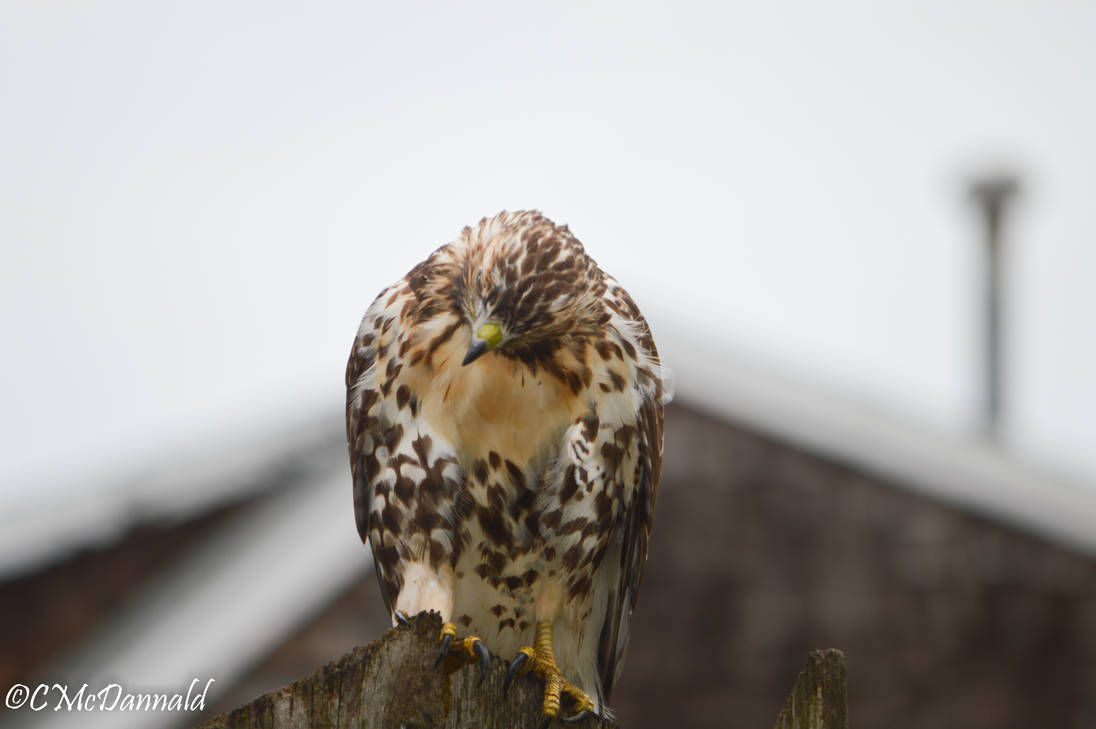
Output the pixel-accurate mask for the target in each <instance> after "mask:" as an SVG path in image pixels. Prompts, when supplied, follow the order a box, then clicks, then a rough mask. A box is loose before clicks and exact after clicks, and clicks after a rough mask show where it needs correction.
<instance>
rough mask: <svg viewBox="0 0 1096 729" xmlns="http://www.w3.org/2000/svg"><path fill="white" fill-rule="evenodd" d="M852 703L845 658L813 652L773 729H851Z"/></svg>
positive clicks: (824, 652)
mask: <svg viewBox="0 0 1096 729" xmlns="http://www.w3.org/2000/svg"><path fill="white" fill-rule="evenodd" d="M848 701H849V690H848V672H847V670H846V668H845V654H843V653H842V652H841V651H838V650H833V649H830V650H824V651H813V652H811V654H810V655H809V656H808V658H807V668H806V670H804V671H803V672H802V673H800V674H799V678H798V680H796V682H795V688H793V689H792V693H791V696H789V697H788V703H787V704H786V705H785V706H784V710H783V711H781V712H780V716H779V717H778V718H777V720H776V724H775V725H774V726H773V729H848V727H849V708H848Z"/></svg>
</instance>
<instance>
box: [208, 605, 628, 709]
mask: <svg viewBox="0 0 1096 729" xmlns="http://www.w3.org/2000/svg"><path fill="white" fill-rule="evenodd" d="M440 631H441V618H440V617H439V616H438V615H437V614H436V613H423V614H421V615H418V616H417V617H415V618H413V619H412V620H411V624H410V625H400V626H398V627H396V628H393V629H392V630H389V631H388V632H387V633H385V635H384V636H383V637H382V638H381V639H380V640H377V641H375V642H373V643H371V644H370V645H368V646H364V647H359V648H355V649H354V650H353V651H352V652H350V653H348V654H346V655H344V656H343V657H342V658H340V659H338V660H337V661H334V662H333V663H330V664H328V665H327V666H325V667H324V668H322V669H320V670H319V671H317V672H316V674H315V675H313V676H312V677H311V678H307V679H303V680H301V681H297V682H295V683H293V684H291V685H289V686H286V687H284V688H282V689H279V690H278V691H272V692H270V693H268V694H264V695H262V696H260V697H259V698H257V699H255V700H254V701H252V702H250V703H249V704H246V705H244V706H241V707H239V708H237V709H234V710H232V711H230V712H227V713H224V714H221V715H220V716H216V717H214V718H213V719H211V720H209V721H208V722H206V723H204V724H202V725H201V726H200V727H199V728H198V729H260V728H261V729H313V728H320V727H322V728H323V729H363V728H368V729H401V728H402V729H427V728H430V729H433V728H437V729H473V728H477V729H513V728H515V727H530V728H531V729H535V727H537V726H538V725H539V723H540V720H541V700H542V690H543V685H542V684H541V683H540V681H539V680H537V679H536V678H535V677H533V676H524V677H520V678H517V679H515V680H514V683H513V684H512V685H511V687H510V692H509V694H508V695H505V696H504V695H503V692H502V684H503V680H504V678H505V675H506V662H505V661H504V660H503V659H502V658H500V657H498V656H492V659H491V665H490V668H489V670H488V673H487V677H486V678H485V679H484V681H483V683H482V684H481V685H478V686H477V681H478V677H479V672H478V669H477V668H476V667H474V666H470V665H467V664H463V663H460V664H458V663H457V662H455V661H447V662H446V664H444V665H443V666H440V667H438V668H435V667H434V659H435V657H436V656H437V651H438V645H439V642H438V636H439V633H440ZM554 726H560V724H559V723H558V722H557V723H555V724H554ZM567 726H573V727H576V729H615V726H614V725H613V724H612V723H611V722H607V721H603V720H595V719H587V720H585V721H583V722H581V723H578V724H568V725H567Z"/></svg>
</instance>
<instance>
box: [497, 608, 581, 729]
mask: <svg viewBox="0 0 1096 729" xmlns="http://www.w3.org/2000/svg"><path fill="white" fill-rule="evenodd" d="M531 670H532V671H535V672H536V674H537V676H539V677H540V679H541V680H542V681H544V716H545V717H546V721H547V720H550V719H551V718H554V717H557V716H559V708H560V702H561V700H562V697H563V696H568V697H570V699H571V701H572V703H574V705H575V710H574V714H575V715H578V714H580V713H582V712H584V711H591V712H592V711H593V710H594V701H593V699H591V698H590V697H589V696H588V695H587V694H586V692H585V691H583V690H582V689H580V688H579V687H578V686H576V685H574V684H573V683H571V682H570V681H568V680H567V679H565V678H564V677H563V671H561V670H560V668H559V665H558V664H557V663H556V656H555V651H554V650H553V647H552V623H551V621H549V620H542V621H540V622H539V623H537V633H536V638H535V640H534V641H533V647H529V646H525V647H524V648H522V649H521V650H519V651H518V655H517V656H516V657H515V658H514V661H513V662H512V663H511V664H510V670H509V671H508V672H507V680H506V682H507V684H509V682H510V679H511V678H513V676H515V675H521V674H525V673H528V672H529V671H531Z"/></svg>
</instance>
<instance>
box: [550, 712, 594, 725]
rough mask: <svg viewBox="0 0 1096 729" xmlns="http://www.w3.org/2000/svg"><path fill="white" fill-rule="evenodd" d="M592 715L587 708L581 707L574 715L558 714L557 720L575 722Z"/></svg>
mask: <svg viewBox="0 0 1096 729" xmlns="http://www.w3.org/2000/svg"><path fill="white" fill-rule="evenodd" d="M593 715H594V712H592V711H590V710H589V709H583V710H582V711H580V712H578V713H577V714H575V715H574V716H560V717H559V720H560V721H565V722H567V723H568V724H576V723H578V722H580V721H582V720H583V719H585V718H586V717H588V716H593Z"/></svg>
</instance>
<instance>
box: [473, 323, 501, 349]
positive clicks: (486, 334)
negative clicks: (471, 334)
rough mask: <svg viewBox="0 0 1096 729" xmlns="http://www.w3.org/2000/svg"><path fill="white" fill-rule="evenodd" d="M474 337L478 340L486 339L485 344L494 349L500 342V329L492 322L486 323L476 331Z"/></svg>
mask: <svg viewBox="0 0 1096 729" xmlns="http://www.w3.org/2000/svg"><path fill="white" fill-rule="evenodd" d="M476 336H477V337H479V338H480V339H486V340H487V344H489V345H490V346H491V347H492V348H494V347H496V346H498V343H499V342H501V341H502V327H500V326H499V325H498V324H496V323H494V322H487V323H486V324H483V325H481V326H480V328H479V329H477V330H476Z"/></svg>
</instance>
